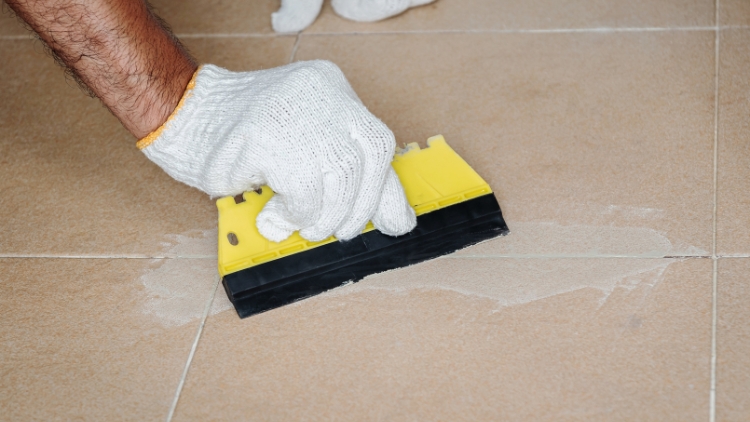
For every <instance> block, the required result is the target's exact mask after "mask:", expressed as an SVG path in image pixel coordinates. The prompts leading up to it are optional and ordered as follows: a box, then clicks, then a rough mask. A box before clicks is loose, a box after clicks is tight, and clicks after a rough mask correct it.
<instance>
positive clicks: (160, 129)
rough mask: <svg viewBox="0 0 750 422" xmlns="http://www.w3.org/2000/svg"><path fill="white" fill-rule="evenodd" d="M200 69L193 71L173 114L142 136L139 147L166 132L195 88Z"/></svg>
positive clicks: (149, 143) (138, 143)
mask: <svg viewBox="0 0 750 422" xmlns="http://www.w3.org/2000/svg"><path fill="white" fill-rule="evenodd" d="M200 71H201V67H198V70H196V71H195V73H193V77H192V78H190V82H188V84H187V87H186V88H185V93H183V94H182V98H180V102H179V103H177V107H175V109H174V111H173V112H172V114H170V115H169V117H167V121H166V122H164V124H162V125H161V126H159V127H158V128H157V129H156V130H154V131H153V132H151V133H149V134H148V135H146V136H144V137H143V138H141V139H140V140H139V141H138V142H136V144H135V146H136V147H138V149H143V148H146V147H147V146H149V145H151V144H152V143H154V141H155V140H156V138H158V137H159V136H160V135H161V133H162V132H164V129H165V128H166V127H167V125H168V124H169V122H170V121H172V119H174V116H176V115H177V113H178V112H179V111H180V109H181V108H182V106H183V104H185V100H186V99H188V98H189V97H190V95H191V94H192V92H193V88H195V78H196V77H197V76H198V72H200Z"/></svg>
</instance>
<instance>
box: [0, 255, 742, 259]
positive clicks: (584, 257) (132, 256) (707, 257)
mask: <svg viewBox="0 0 750 422" xmlns="http://www.w3.org/2000/svg"><path fill="white" fill-rule="evenodd" d="M443 258H447V259H461V258H471V259H493V258H503V259H541V258H558V259H562V258H565V259H611V258H618V259H691V258H696V259H713V258H714V256H712V255H661V256H654V255H619V254H602V255H586V254H489V255H447V256H444V257H443ZM715 258H716V259H746V258H750V254H731V255H716V256H715ZM0 259H217V256H216V255H172V256H151V255H24V254H6V255H0Z"/></svg>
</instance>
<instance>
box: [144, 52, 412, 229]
mask: <svg viewBox="0 0 750 422" xmlns="http://www.w3.org/2000/svg"><path fill="white" fill-rule="evenodd" d="M395 146H396V143H395V140H394V137H393V133H392V132H391V131H390V130H389V129H388V127H386V125H385V124H383V122H381V121H380V120H378V118H376V117H375V116H373V115H372V114H371V113H370V112H369V111H368V110H367V108H365V106H364V105H363V104H362V102H361V101H360V100H359V98H358V97H357V95H356V94H355V93H354V91H353V90H352V88H351V86H350V85H349V83H348V82H347V80H346V78H345V77H344V75H343V73H342V72H341V70H339V68H338V67H337V66H336V65H335V64H333V63H331V62H327V61H309V62H298V63H293V64H290V65H287V66H283V67H278V68H274V69H269V70H261V71H256V72H242V73H237V72H230V71H228V70H225V69H221V68H219V67H216V66H213V65H205V66H203V67H201V68H200V69H199V70H198V71H197V72H196V74H195V76H193V80H192V81H191V82H190V84H189V85H188V89H187V90H186V91H185V95H184V96H183V98H182V100H181V101H180V104H179V105H178V106H177V109H176V110H175V111H174V112H173V113H172V115H171V116H170V117H169V119H168V120H167V122H166V123H164V125H162V126H161V127H160V128H159V129H157V130H156V131H154V132H153V133H151V134H150V135H149V136H147V137H145V138H143V139H141V140H140V141H138V147H139V148H140V149H141V150H142V151H143V152H144V153H145V154H146V156H147V157H148V158H149V159H151V160H152V161H153V162H155V163H156V164H157V165H159V166H160V167H161V168H162V169H164V171H166V172H167V173H168V174H169V175H170V176H172V177H174V178H175V179H177V180H179V181H181V182H184V183H186V184H188V185H190V186H193V187H196V188H198V189H200V190H202V191H204V192H206V193H208V194H209V195H211V196H212V197H216V196H227V195H236V194H239V193H242V192H244V191H249V190H253V189H256V188H258V187H259V186H262V185H264V184H267V185H269V186H270V187H271V188H272V189H273V190H274V192H275V193H276V195H275V196H274V197H273V198H272V199H271V200H270V201H269V202H268V203H267V204H266V206H265V208H264V209H263V210H262V211H261V213H260V214H259V215H258V218H257V221H256V223H257V227H258V230H259V231H260V233H261V234H262V235H263V236H265V237H266V238H268V239H269V240H272V241H276V242H280V241H282V240H284V239H286V238H287V237H289V235H291V234H292V233H293V232H294V231H296V230H300V234H301V235H302V237H304V238H306V239H308V240H311V241H318V240H323V239H325V238H327V237H328V236H330V235H332V234H335V236H336V237H337V238H339V239H342V240H346V239H351V238H353V237H355V236H357V235H358V234H359V233H360V232H361V231H362V230H363V229H364V227H365V225H366V224H367V222H368V221H370V220H371V221H372V222H373V224H374V225H375V227H376V228H377V229H378V230H380V231H381V232H383V233H385V234H388V235H392V236H397V235H401V234H404V233H407V232H409V231H411V229H413V228H414V226H415V225H416V217H415V215H414V210H413V209H412V208H411V207H410V206H409V204H408V202H407V201H406V196H405V195H404V191H403V188H402V187H401V184H400V182H399V180H398V176H396V173H395V172H394V171H393V168H392V167H391V165H390V163H391V160H392V159H393V154H394V150H395Z"/></svg>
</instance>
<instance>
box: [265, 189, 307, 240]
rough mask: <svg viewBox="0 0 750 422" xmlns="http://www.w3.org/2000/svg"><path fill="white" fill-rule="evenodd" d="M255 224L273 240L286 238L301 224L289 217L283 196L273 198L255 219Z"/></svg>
mask: <svg viewBox="0 0 750 422" xmlns="http://www.w3.org/2000/svg"><path fill="white" fill-rule="evenodd" d="M255 226H256V227H257V228H258V231H259V232H260V234H262V235H263V237H265V238H266V239H268V240H271V241H273V242H281V241H283V240H286V238H288V237H289V236H291V235H292V233H294V232H295V231H296V230H299V226H298V225H296V224H295V223H294V222H292V221H291V218H289V215H288V211H287V208H286V205H285V204H284V200H283V198H282V197H281V196H278V195H276V196H274V197H273V198H271V199H270V200H269V201H268V202H267V203H266V205H265V206H264V207H263V209H262V210H261V211H260V213H259V214H258V217H256V219H255Z"/></svg>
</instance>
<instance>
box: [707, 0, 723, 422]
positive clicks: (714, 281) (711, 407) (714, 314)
mask: <svg viewBox="0 0 750 422" xmlns="http://www.w3.org/2000/svg"><path fill="white" fill-rule="evenodd" d="M719 7H720V0H716V1H715V3H714V13H715V16H714V25H715V30H714V162H713V165H714V168H713V170H714V172H713V189H714V197H713V209H712V226H713V234H712V236H711V238H712V241H711V260H712V261H713V262H712V264H713V265H712V269H711V272H712V274H711V363H710V371H711V381H710V387H709V400H708V412H709V413H708V420H709V422H715V421H716V337H717V331H716V330H717V321H718V301H719V299H718V293H719V286H718V284H719V283H718V281H719V280H718V278H719V274H718V272H719V258H718V256H717V254H716V250H717V247H716V227H717V216H718V201H719V69H720V63H719V58H720V56H719V54H720V40H721V28H720V26H719V11H720V9H719Z"/></svg>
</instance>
